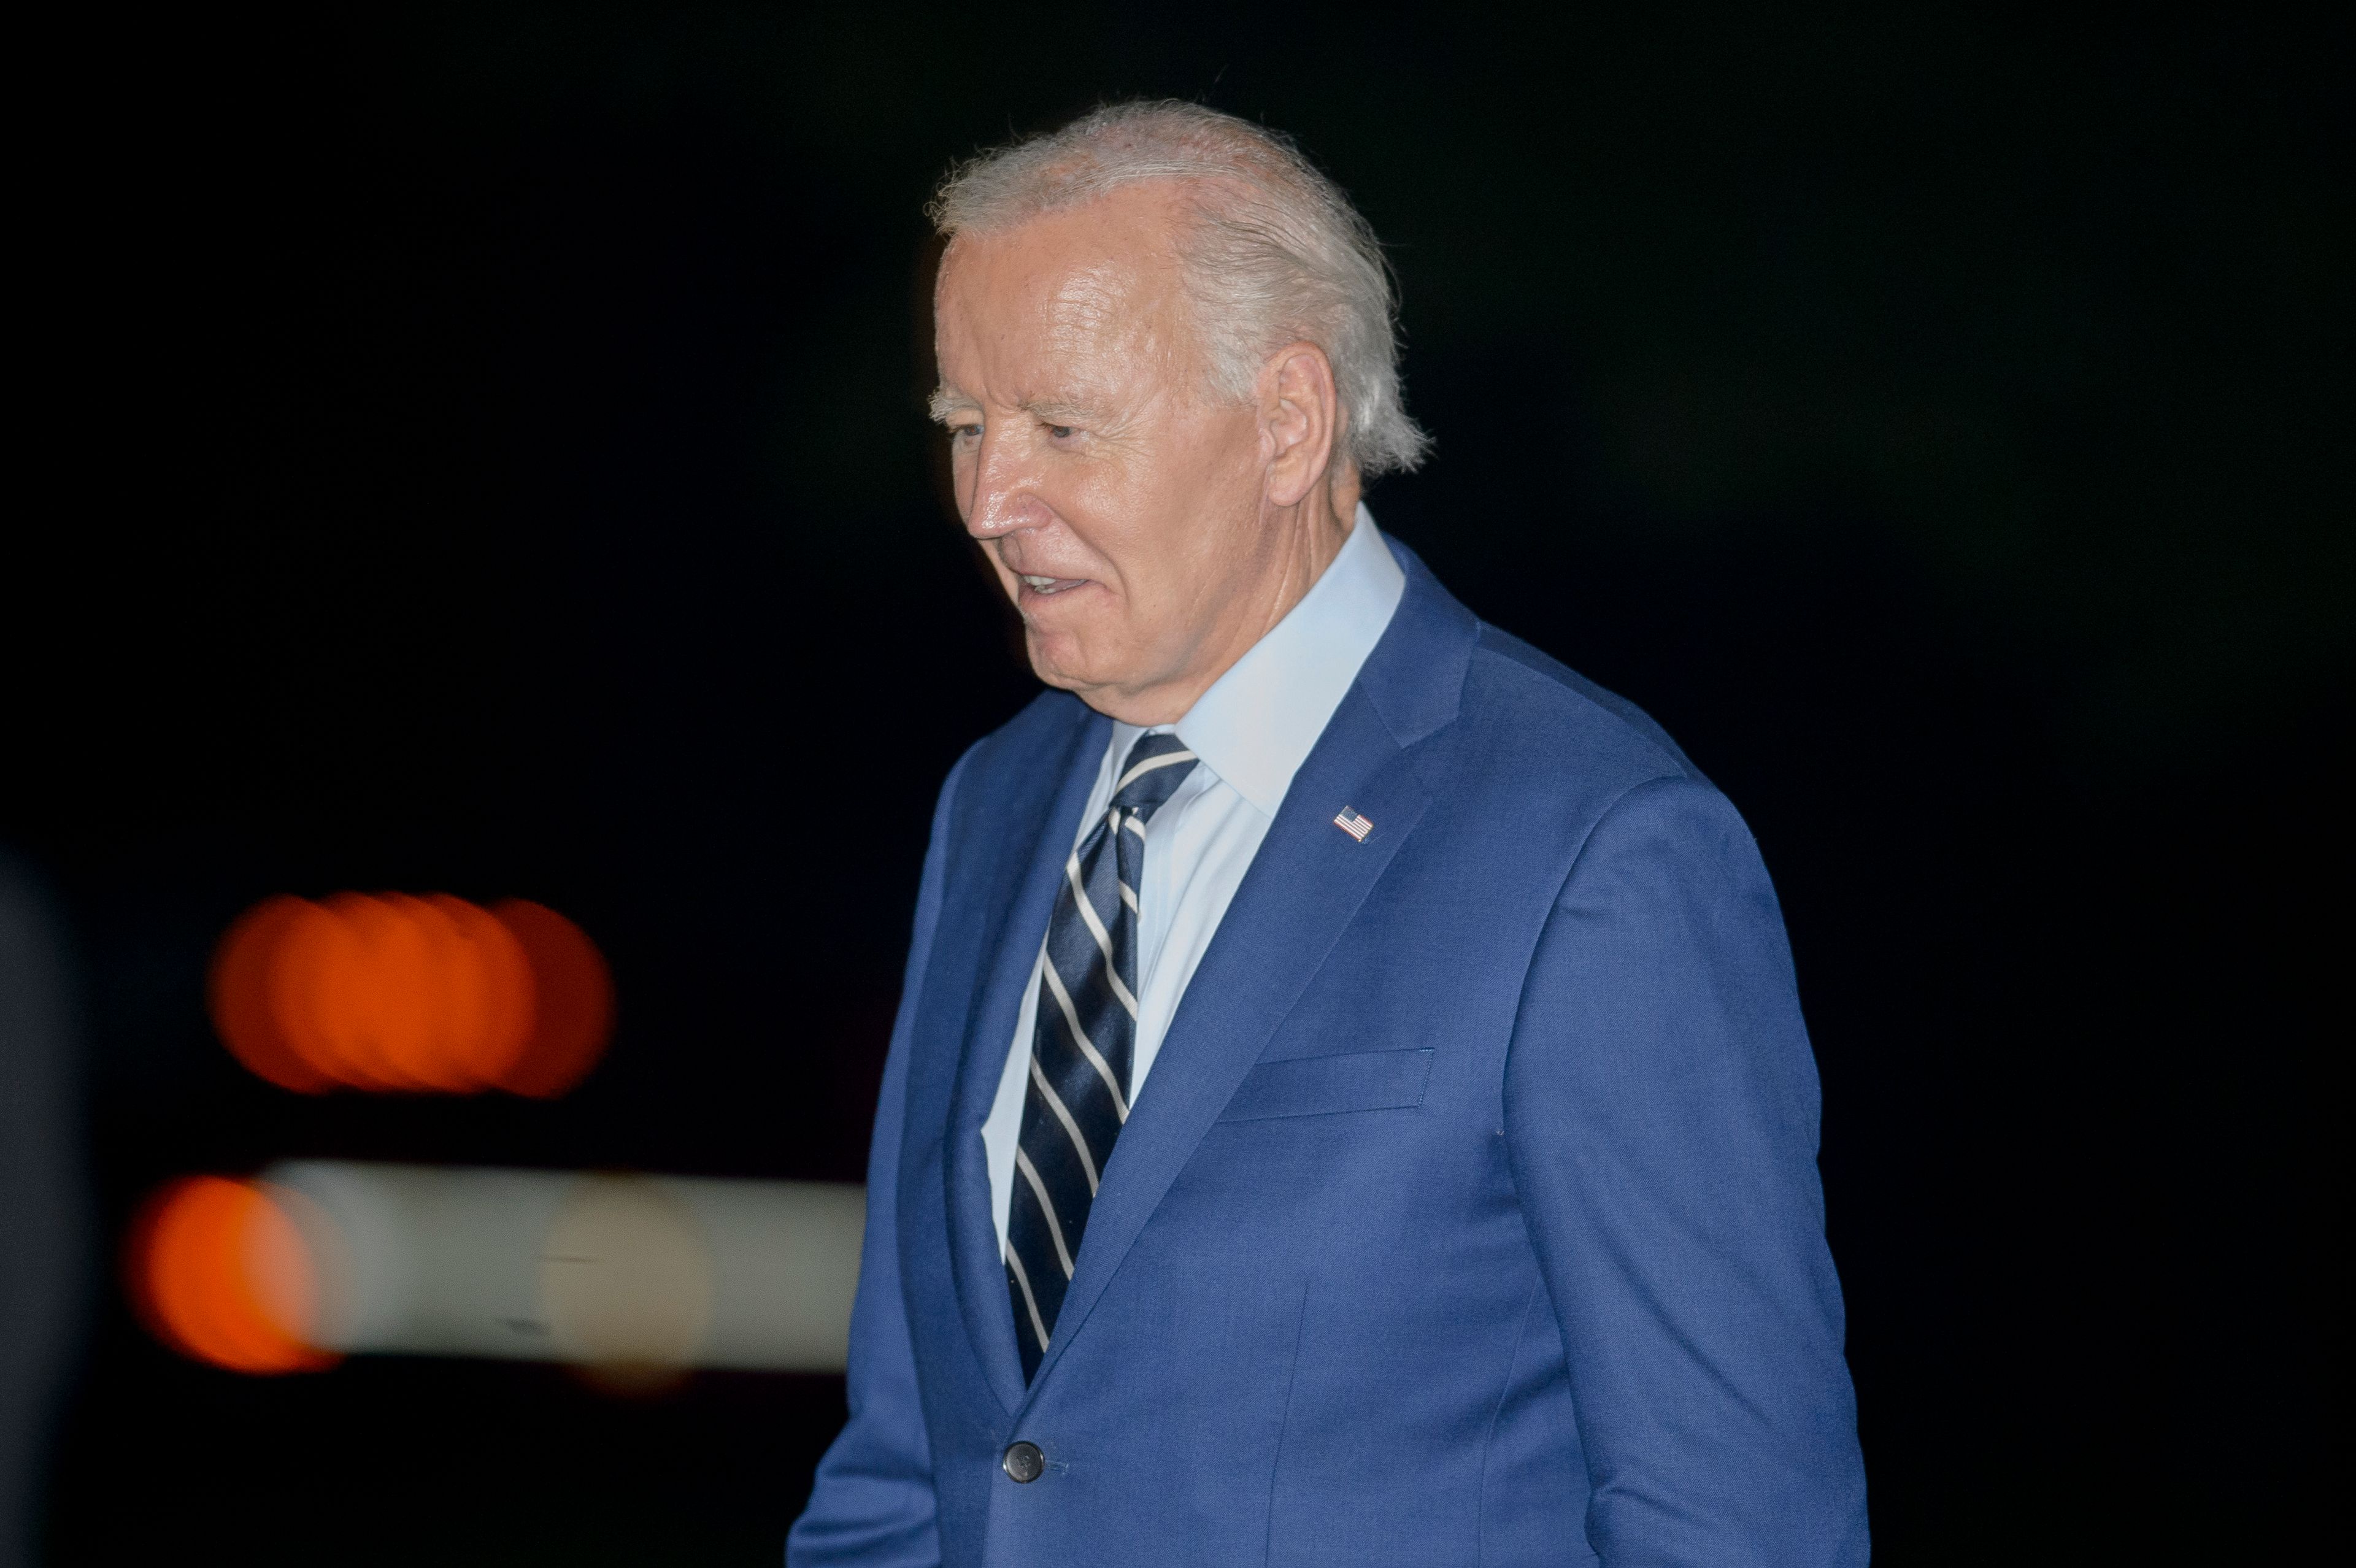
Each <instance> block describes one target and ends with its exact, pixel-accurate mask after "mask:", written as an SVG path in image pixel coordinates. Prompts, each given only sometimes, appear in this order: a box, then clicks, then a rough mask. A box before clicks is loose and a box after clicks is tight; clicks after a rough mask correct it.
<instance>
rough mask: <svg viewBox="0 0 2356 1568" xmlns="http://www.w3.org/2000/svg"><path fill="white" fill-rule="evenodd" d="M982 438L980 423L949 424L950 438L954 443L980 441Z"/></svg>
mask: <svg viewBox="0 0 2356 1568" xmlns="http://www.w3.org/2000/svg"><path fill="white" fill-rule="evenodd" d="M980 438H981V427H980V425H978V424H953V425H951V426H949V440H950V442H951V443H961V442H968V441H978V440H980Z"/></svg>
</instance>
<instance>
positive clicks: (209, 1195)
mask: <svg viewBox="0 0 2356 1568" xmlns="http://www.w3.org/2000/svg"><path fill="white" fill-rule="evenodd" d="M298 1201H300V1200H299V1198H297V1197H296V1196H295V1195H293V1194H283V1193H277V1192H273V1190H271V1189H266V1188H263V1187H262V1186H260V1185H258V1184H256V1183H253V1182H250V1181H232V1180H230V1179H227V1178H225V1177H219V1176H191V1177H185V1178H183V1179H179V1180H177V1181H175V1182H172V1183H171V1184H170V1185H168V1186H166V1188H164V1189H162V1190H161V1191H159V1192H157V1193H156V1194H155V1197H154V1198H153V1199H151V1200H149V1201H148V1204H147V1206H146V1208H145V1210H144V1211H142V1212H141V1215H140V1217H139V1220H138V1221H137V1222H136V1223H135V1224H134V1226H133V1227H132V1234H131V1246H130V1255H129V1257H128V1259H127V1263H128V1265H129V1272H130V1276H131V1295H132V1300H133V1302H134V1305H135V1306H136V1307H138V1309H139V1315H140V1317H142V1318H143V1319H145V1322H146V1324H147V1326H148V1328H149V1329H150V1330H151V1331H153V1332H154V1333H155V1337H156V1338H157V1339H162V1340H163V1341H164V1342H165V1343H166V1344H167V1345H169V1346H171V1347H172V1348H173V1349H176V1350H178V1351H179V1352H180V1353H181V1354H182V1355H185V1356H187V1357H190V1358H192V1359H193V1360H200V1361H209V1362H210V1363H212V1364H213V1365H214V1366H218V1367H226V1368H229V1369H230V1370H231V1371H241V1372H264V1373H268V1372H298V1371H316V1370H317V1369H319V1368H322V1367H327V1366H331V1365H333V1364H334V1363H335V1361H336V1360H337V1358H336V1357H335V1356H334V1355H333V1354H331V1353H330V1352H328V1351H326V1350H323V1349H319V1348H318V1347H317V1346H316V1344H314V1343H313V1342H312V1336H313V1333H314V1325H315V1324H316V1321H317V1318H318V1314H319V1307H320V1277H319V1270H318V1269H317V1267H316V1264H315V1263H314V1260H313V1259H312V1257H311V1255H310V1252H309V1249H308V1248H307V1247H306V1246H305V1243H304V1239H303V1234H302V1232H301V1231H300V1230H299V1229H298V1228H297V1226H296V1224H295V1219H294V1217H293V1215H292V1214H291V1213H289V1211H288V1208H287V1205H288V1204H291V1203H294V1202H298Z"/></svg>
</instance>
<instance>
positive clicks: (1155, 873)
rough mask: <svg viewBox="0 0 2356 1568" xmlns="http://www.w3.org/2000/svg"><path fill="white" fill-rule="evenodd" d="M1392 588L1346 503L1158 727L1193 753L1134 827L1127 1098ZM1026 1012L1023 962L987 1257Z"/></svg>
mask: <svg viewBox="0 0 2356 1568" xmlns="http://www.w3.org/2000/svg"><path fill="white" fill-rule="evenodd" d="M1405 592H1407V576H1406V574H1405V573H1404V572H1402V571H1400V570H1399V566H1398V561H1396V560H1393V559H1391V552H1390V550H1389V549H1388V548H1387V546H1386V545H1385V544H1384V543H1383V536H1382V535H1381V533H1379V532H1378V531H1377V530H1376V528H1375V519H1374V517H1372V516H1371V515H1370V514H1369V513H1368V512H1367V510H1366V508H1365V507H1364V506H1363V505H1362V506H1360V507H1359V508H1358V515H1357V518H1356V520H1355V523H1354V525H1353V526H1352V528H1351V529H1350V537H1349V538H1348V539H1345V540H1344V541H1343V543H1342V549H1341V553H1340V554H1338V555H1336V556H1335V557H1334V558H1333V564H1332V565H1330V566H1328V567H1327V568H1326V569H1325V571H1324V573H1323V575H1322V576H1320V577H1319V578H1318V579H1317V581H1315V582H1313V583H1312V584H1311V585H1310V588H1309V592H1307V593H1305V594H1303V595H1302V596H1301V603H1298V604H1295V605H1294V606H1293V607H1292V610H1291V612H1290V613H1289V614H1287V615H1286V616H1285V617H1284V619H1283V620H1281V621H1279V622H1278V623H1277V624H1276V626H1275V628H1274V629H1273V630H1271V631H1270V632H1269V634H1268V635H1266V636H1264V637H1262V638H1261V639H1260V640H1259V641H1258V642H1257V643H1255V644H1253V645H1251V647H1250V649H1249V650H1248V651H1247V652H1246V653H1245V655H1244V656H1243V657H1241V658H1239V659H1237V661H1236V662H1235V664H1234V665H1233V666H1231V667H1229V668H1228V670H1227V672H1226V674H1225V675H1223V676H1221V677H1219V678H1218V679H1217V680H1216V681H1214V682H1213V683H1212V685H1211V688H1210V689H1209V690H1208V691H1205V693H1203V695H1202V696H1201V698H1199V699H1197V700H1196V701H1195V703H1194V707H1192V708H1190V709H1187V710H1186V716H1185V717H1184V718H1183V719H1181V720H1178V722H1177V724H1176V725H1175V726H1162V728H1175V729H1176V731H1178V738H1179V739H1180V740H1182V741H1185V742H1186V745H1187V747H1188V749H1189V750H1191V751H1192V752H1194V754H1195V756H1196V757H1197V758H1199V759H1200V761H1199V762H1198V763H1197V764H1196V766H1195V768H1194V772H1193V773H1190V774H1188V775H1187V778H1186V782H1185V783H1183V784H1180V785H1179V786H1178V790H1177V793H1176V794H1174V795H1172V796H1171V797H1170V799H1169V801H1168V802H1167V803H1166V804H1165V805H1163V806H1162V809H1161V810H1159V811H1157V812H1155V813H1154V814H1153V818H1152V820H1151V822H1150V823H1149V824H1148V825H1147V827H1146V837H1145V885H1144V887H1142V888H1141V889H1140V890H1139V891H1138V912H1137V934H1138V955H1137V972H1138V974H1139V975H1140V976H1141V977H1142V979H1143V984H1142V985H1141V987H1139V989H1138V997H1137V1046H1136V1056H1135V1059H1134V1061H1133V1063H1132V1065H1131V1068H1130V1095H1129V1098H1130V1104H1132V1105H1134V1104H1136V1103H1137V1099H1138V1096H1139V1095H1141V1093H1144V1091H1145V1079H1146V1075H1147V1074H1148V1073H1150V1072H1152V1071H1153V1059H1154V1058H1155V1057H1156V1056H1157V1055H1159V1054H1160V1052H1161V1050H1162V1036H1163V1035H1164V1034H1166V1033H1168V1032H1169V1029H1170V1020H1171V1019H1172V1018H1173V1016H1175V1015H1176V1013H1177V1011H1178V1003H1179V1001H1180V999H1181V998H1183V997H1184V996H1185V994H1186V983H1187V981H1189V980H1191V979H1192V978H1194V966H1195V965H1197V964H1199V963H1200V962H1201V961H1202V957H1203V954H1204V951H1205V949H1206V948H1208V947H1209V946H1210V945H1211V938H1212V937H1213V936H1214V935H1215V934H1216V933H1217V932H1218V929H1219V922H1220V920H1221V919H1222V918H1223V917H1224V916H1225V915H1226V912H1227V905H1228V904H1229V903H1230V902H1231V901H1233V900H1234V898H1235V896H1236V889H1237V887H1239V886H1241V885H1242V883H1243V880H1244V873H1245V872H1246V871H1248V870H1249V869H1251V863H1252V858H1253V857H1254V856H1256V855H1258V853H1259V846H1260V840H1262V839H1263V838H1265V837H1268V829H1269V824H1270V823H1272V822H1274V821H1275V820H1276V813H1277V808H1278V807H1279V806H1280V805H1283V804H1284V796H1285V792H1286V791H1288V790H1290V788H1291V787H1292V775H1293V774H1294V773H1298V772H1300V771H1301V763H1304V762H1306V761H1308V759H1309V753H1310V752H1311V750H1312V749H1313V748H1314V747H1315V746H1316V744H1317V738H1318V737H1319V736H1320V735H1322V734H1323V733H1324V732H1325V724H1326V721H1327V720H1330V719H1332V718H1333V710H1334V709H1336V708H1339V707H1340V706H1341V705H1342V699H1343V697H1344V694H1346V693H1347V692H1348V691H1349V689H1350V683H1351V682H1352V681H1354V680H1355V679H1357V678H1358V667H1359V666H1361V665H1363V664H1365V662H1366V656H1367V655H1368V654H1370V653H1372V652H1374V650H1375V645H1376V643H1378V642H1380V641H1381V640H1382V635H1383V631H1384V629H1385V628H1386V627H1387V626H1388V625H1389V624H1391V613H1392V612H1393V611H1395V610H1397V609H1398V603H1399V598H1400V596H1401V595H1402V594H1404V593H1405ZM1145 733H1146V731H1143V730H1141V729H1139V728H1138V727H1137V726H1135V725H1133V724H1121V723H1115V724H1114V725H1113V727H1112V740H1111V741H1110V742H1108V744H1107V745H1106V747H1105V754H1104V757H1103V760H1102V761H1101V762H1100V763H1098V768H1097V783H1096V788H1095V790H1094V791H1093V792H1092V793H1091V794H1090V795H1089V796H1088V805H1087V810H1086V811H1084V812H1082V813H1081V814H1080V823H1079V831H1078V833H1077V835H1076V837H1075V838H1074V843H1075V845H1076V844H1077V842H1078V840H1079V839H1080V838H1082V837H1087V828H1088V827H1089V826H1090V825H1091V824H1093V823H1094V822H1096V820H1097V819H1098V817H1100V816H1103V815H1104V813H1105V808H1106V806H1107V805H1108V803H1109V802H1110V801H1111V799H1112V789H1113V780H1114V774H1115V770H1116V769H1117V768H1119V765H1120V760H1121V759H1122V758H1123V757H1126V756H1127V755H1129V749H1130V746H1132V745H1134V744H1136V742H1137V738H1138V737H1139V736H1140V735H1142V734H1145ZM1043 942H1044V939H1043ZM1042 951H1043V952H1044V946H1043V949H1042ZM1038 1014H1039V979H1038V975H1037V973H1036V971H1035V969H1034V971H1033V975H1032V978H1031V984H1030V987H1028V989H1026V990H1025V991H1024V993H1023V1010H1022V1012H1021V1014H1020V1016H1018V1017H1017V1018H1016V1019H1015V1021H1014V1040H1013V1045H1012V1049H1011V1050H1009V1051H1007V1053H1006V1070H1005V1071H1004V1072H1002V1073H1001V1074H1000V1076H999V1080H998V1097H997V1098H996V1099H995V1100H993V1101H991V1107H990V1115H989V1117H988V1119H986V1120H985V1121H984V1122H983V1123H982V1125H981V1140H982V1143H983V1145H984V1146H985V1147H987V1149H988V1151H989V1159H990V1206H991V1216H992V1218H993V1219H994V1220H995V1221H996V1222H997V1225H998V1245H999V1250H1000V1251H1001V1252H1003V1251H1004V1250H1005V1247H1006V1214H1007V1207H1008V1205H1009V1204H1010V1203H1011V1202H1012V1194H1013V1187H1012V1183H1013V1180H1014V1145H1015V1140H1016V1138H1017V1137H1018V1136H1020V1134H1021V1133H1022V1130H1023V1092H1024V1090H1025V1089H1026V1088H1027V1087H1028V1085H1029V1083H1030V1076H1031V1034H1032V1029H1033V1027H1034V1025H1035V1024H1036V1022H1037V1019H1038Z"/></svg>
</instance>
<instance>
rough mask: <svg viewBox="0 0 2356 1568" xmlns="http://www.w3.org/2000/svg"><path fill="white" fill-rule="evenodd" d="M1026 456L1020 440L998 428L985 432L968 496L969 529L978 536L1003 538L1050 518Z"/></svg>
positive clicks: (966, 508)
mask: <svg viewBox="0 0 2356 1568" xmlns="http://www.w3.org/2000/svg"><path fill="white" fill-rule="evenodd" d="M1024 456H1025V454H1024V453H1023V452H1022V451H1021V450H1019V446H1018V443H1015V442H1013V441H1011V440H1009V439H1007V438H1006V437H1005V436H1003V435H1001V434H1000V433H999V432H997V431H985V432H982V437H981V450H980V451H979V452H977V453H974V461H973V476H972V479H971V481H970V483H971V485H972V489H971V492H970V493H969V495H968V496H967V497H966V507H965V531H966V532H967V533H969V534H971V535H972V536H973V537H974V538H975V539H999V538H1001V537H1002V536H1004V535H1007V534H1011V533H1013V532H1015V531H1016V530H1017V529H1021V528H1037V527H1038V526H1039V525H1040V524H1042V523H1044V522H1045V521H1046V520H1047V519H1048V517H1049V516H1050V515H1051V514H1050V513H1049V512H1048V509H1047V507H1046V505H1045V503H1044V502H1042V501H1041V500H1040V499H1039V497H1038V496H1037V495H1036V494H1035V493H1034V492H1033V484H1034V482H1035V478H1036V476H1035V475H1033V474H1032V473H1031V472H1030V470H1029V467H1028V465H1027V464H1025V462H1024Z"/></svg>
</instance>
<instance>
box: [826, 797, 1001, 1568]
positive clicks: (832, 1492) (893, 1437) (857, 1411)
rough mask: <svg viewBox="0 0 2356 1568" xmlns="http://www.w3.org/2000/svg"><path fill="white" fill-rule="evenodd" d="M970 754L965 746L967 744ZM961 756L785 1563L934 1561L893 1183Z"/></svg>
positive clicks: (919, 918)
mask: <svg viewBox="0 0 2356 1568" xmlns="http://www.w3.org/2000/svg"><path fill="white" fill-rule="evenodd" d="M969 755H970V753H969ZM964 771H965V763H964V762H963V760H960V761H959V762H958V765H957V766H956V767H955V768H953V769H951V770H950V771H949V776H948V782H947V783H946V784H943V785H942V786H941V794H940V800H939V802H938V804H937V805H935V807H934V808H933V827H932V838H931V841H930V843H929V844H928V845H927V847H926V850H925V871H924V879H923V880H922V882H921V883H920V884H919V886H918V889H917V892H916V933H915V935H914V937H913V938H912V939H911V941H910V943H909V944H908V968H907V973H906V975H905V977H904V978H903V980H902V982H901V987H900V1009H899V1016H898V1017H897V1019H894V1023H893V1026H892V1046H891V1051H890V1053H889V1054H888V1055H887V1056H886V1057H885V1059H884V1064H883V1093H882V1095H881V1096H880V1098H879V1099H878V1101H877V1104H876V1108H875V1136H874V1139H873V1143H872V1144H871V1145H870V1147H869V1149H868V1155H867V1229H866V1233H865V1236H864V1237H863V1239H862V1243H861V1249H860V1258H859V1294H858V1296H857V1298H856V1300H855V1301H854V1303H853V1305H852V1307H851V1363H850V1376H849V1379H848V1381H847V1387H846V1390H845V1392H846V1393H847V1395H848V1397H849V1401H850V1405H851V1419H850V1421H849V1422H848V1423H846V1424H844V1426H843V1429H842V1433H841V1435H840V1436H838V1437H837V1438H835V1440H834V1444H833V1446H831V1447H830V1448H829V1449H828V1450H827V1451H826V1456H825V1457H824V1458H822V1459H820V1460H819V1466H818V1475H817V1477H816V1479H815V1481H814V1482H813V1483H812V1485H811V1488H810V1498H809V1506H808V1507H807V1508H805V1509H803V1510H802V1516H801V1518H800V1519H798V1520H795V1521H794V1527H793V1530H792V1531H791V1532H790V1533H789V1534H788V1535H787V1538H786V1564H787V1568H820V1565H821V1564H830V1563H857V1564H860V1565H861V1568H931V1565H934V1564H937V1563H939V1562H940V1560H941V1545H940V1535H939V1531H938V1529H937V1524H936V1520H935V1504H934V1497H933V1459H932V1446H931V1442H930V1440H929V1439H928V1438H927V1437H926V1433H925V1412H924V1406H923V1404H922V1403H921V1400H920V1398H919V1396H918V1393H917V1389H916V1351H915V1349H914V1347H913V1346H912V1344H911V1343H910V1340H909V1338H908V1315H907V1304H906V1299H905V1296H902V1294H901V1289H900V1243H899V1219H898V1210H899V1202H898V1186H899V1166H900V1135H901V1121H902V1118H903V1116H904V1115H905V1113H906V1107H907V1092H908V1051H909V1036H910V1034H911V1032H912V1031H913V1028H914V1019H915V1018H916V1003H917V990H918V987H921V986H922V984H923V983H924V976H925V968H926V961H927V960H928V959H929V958H930V956H931V952H932V945H933V932H934V929H935V928H936V927H937V925H938V924H939V922H940V914H941V868H942V863H943V861H944V860H945V859H947V845H946V839H947V837H948V820H949V805H950V802H951V801H952V800H954V799H955V798H956V795H957V785H958V775H959V774H960V773H963V772H964Z"/></svg>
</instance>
